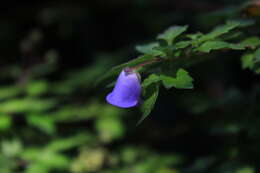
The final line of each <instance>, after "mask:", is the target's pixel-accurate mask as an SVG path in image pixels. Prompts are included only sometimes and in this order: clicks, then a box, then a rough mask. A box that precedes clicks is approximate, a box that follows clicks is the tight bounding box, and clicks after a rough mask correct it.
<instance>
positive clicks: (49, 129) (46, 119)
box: [26, 114, 56, 134]
mask: <svg viewBox="0 0 260 173" xmlns="http://www.w3.org/2000/svg"><path fill="white" fill-rule="evenodd" d="M26 118H27V122H28V124H29V125H31V126H34V127H37V128H38V129H40V130H42V131H43V132H45V133H47V134H53V133H54V132H55V130H56V129H55V124H54V119H53V118H51V117H50V116H45V115H37V114H32V115H29V116H27V117H26Z"/></svg>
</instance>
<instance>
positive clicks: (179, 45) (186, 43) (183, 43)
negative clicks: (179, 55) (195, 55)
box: [175, 41, 191, 49]
mask: <svg viewBox="0 0 260 173" xmlns="http://www.w3.org/2000/svg"><path fill="white" fill-rule="evenodd" d="M189 45H191V41H180V42H178V43H176V44H175V47H176V49H183V48H186V47H188V46H189Z"/></svg>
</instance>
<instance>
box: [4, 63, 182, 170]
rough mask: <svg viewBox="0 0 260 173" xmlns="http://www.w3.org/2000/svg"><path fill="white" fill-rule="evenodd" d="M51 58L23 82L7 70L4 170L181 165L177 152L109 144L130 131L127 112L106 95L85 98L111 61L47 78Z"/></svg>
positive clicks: (166, 168) (120, 168) (158, 168)
mask: <svg viewBox="0 0 260 173" xmlns="http://www.w3.org/2000/svg"><path fill="white" fill-rule="evenodd" d="M47 59H49V58H47ZM49 60H50V61H48V62H47V63H46V64H47V65H46V64H45V65H44V64H41V65H40V66H39V65H36V66H34V67H33V68H31V70H30V71H31V72H32V73H27V76H26V77H25V76H23V78H26V81H24V80H23V81H22V83H21V82H20V80H19V74H23V72H22V69H19V68H17V67H15V68H14V67H10V68H7V70H8V71H9V72H10V71H12V73H8V72H7V73H6V75H5V79H7V78H8V79H9V80H13V81H14V82H13V83H12V84H10V85H8V86H1V87H0V100H1V103H0V134H1V135H0V172H1V173H12V172H23V173H36V172H37V173H47V172H51V171H55V172H57V171H62V172H74V173H82V172H101V171H102V172H107V173H110V172H151V171H153V172H167V171H168V172H169V171H171V168H168V167H169V166H168V165H173V164H178V163H180V161H181V159H180V158H179V156H178V155H176V154H170V155H163V156H161V155H158V154H156V153H154V152H152V151H150V150H149V149H148V148H145V147H135V146H132V145H131V144H128V145H122V146H120V148H119V149H118V150H110V149H109V148H107V147H106V146H107V145H109V144H111V143H113V142H114V141H116V140H119V139H121V138H122V137H123V136H124V134H125V131H126V128H125V125H124V124H123V117H122V114H123V112H122V110H120V109H117V108H115V107H112V106H110V105H108V104H106V103H104V101H103V97H102V99H101V100H99V99H98V96H97V95H94V96H89V97H87V99H86V97H85V96H86V95H89V94H90V93H92V92H93V90H94V89H93V86H92V82H91V81H93V80H94V79H95V78H97V77H98V76H99V75H101V74H102V73H104V72H105V70H106V69H107V68H108V66H109V62H108V61H105V60H104V59H103V60H102V61H99V60H98V61H97V62H96V63H94V64H93V65H90V66H87V67H85V68H82V69H81V70H78V71H77V72H73V73H69V74H68V75H66V76H67V77H65V78H64V79H62V80H55V81H48V80H47V79H46V77H45V75H46V73H45V72H48V73H47V74H49V72H50V71H48V70H46V68H47V69H49V68H50V67H53V69H55V65H56V63H55V61H54V59H53V58H50V59H49ZM12 69H16V70H18V71H19V72H18V73H13V72H14V70H12ZM44 69H45V70H44ZM44 71H45V72H44ZM10 74H12V75H10ZM15 74H18V75H17V76H16V75H15ZM17 81H18V82H17ZM80 93H84V94H83V95H84V97H81V96H79V94H80ZM140 160H141V161H140ZM155 163H156V164H155ZM104 166H106V167H104Z"/></svg>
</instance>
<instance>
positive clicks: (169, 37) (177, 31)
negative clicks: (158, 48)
mask: <svg viewBox="0 0 260 173" xmlns="http://www.w3.org/2000/svg"><path fill="white" fill-rule="evenodd" d="M187 28H188V26H187V25H186V26H172V27H170V28H169V29H167V30H166V31H165V32H164V33H162V34H159V35H158V37H157V39H161V40H165V41H166V42H167V43H168V45H172V42H173V41H174V39H175V38H176V37H178V36H179V35H181V34H182V33H183V32H185V31H186V30H187Z"/></svg>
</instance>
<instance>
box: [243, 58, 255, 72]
mask: <svg viewBox="0 0 260 173" xmlns="http://www.w3.org/2000/svg"><path fill="white" fill-rule="evenodd" d="M253 59H254V55H253V54H245V55H243V56H242V57H241V62H242V68H243V69H247V68H248V69H252V68H253V67H254V61H253Z"/></svg>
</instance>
